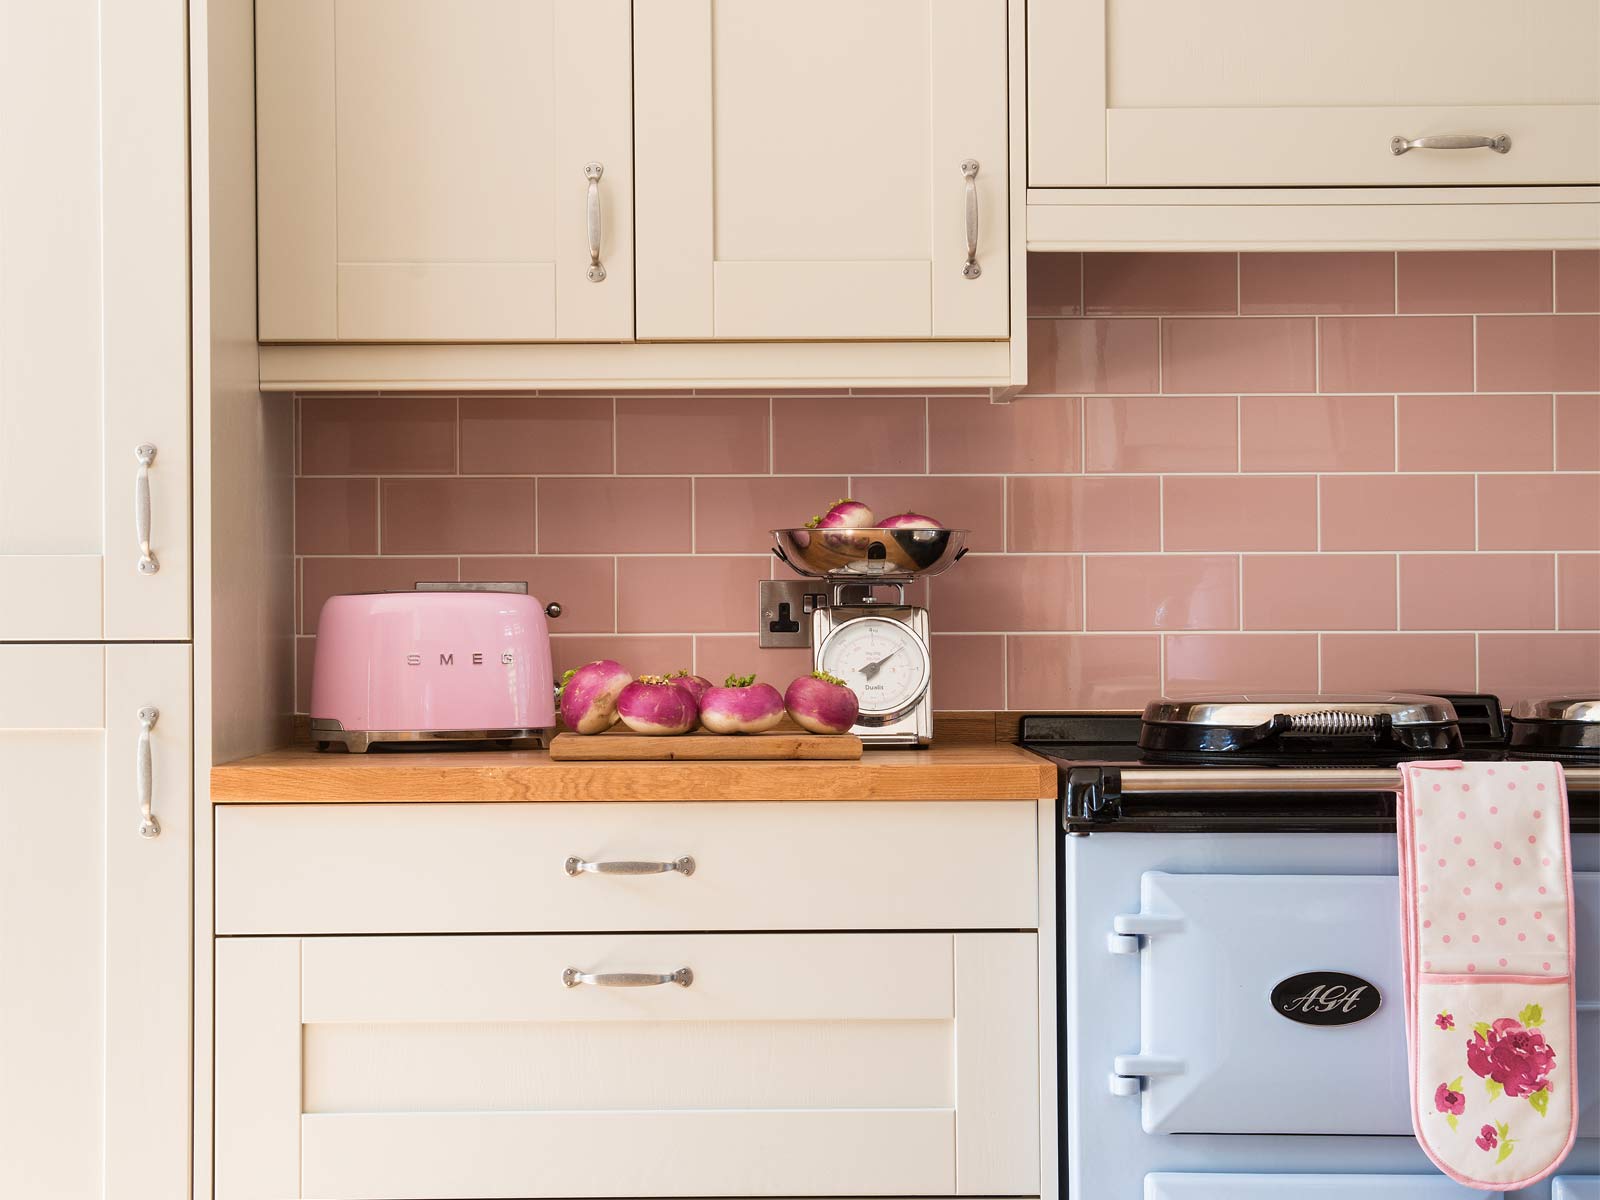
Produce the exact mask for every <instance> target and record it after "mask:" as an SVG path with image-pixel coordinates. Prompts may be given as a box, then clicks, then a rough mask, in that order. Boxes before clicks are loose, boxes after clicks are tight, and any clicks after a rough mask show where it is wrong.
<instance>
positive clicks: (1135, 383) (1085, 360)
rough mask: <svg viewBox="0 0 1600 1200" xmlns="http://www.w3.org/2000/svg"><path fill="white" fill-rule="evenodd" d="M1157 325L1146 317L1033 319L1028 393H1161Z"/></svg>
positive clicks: (1050, 394) (1071, 394)
mask: <svg viewBox="0 0 1600 1200" xmlns="http://www.w3.org/2000/svg"><path fill="white" fill-rule="evenodd" d="M1158 325H1159V322H1157V321H1155V320H1146V319H1143V318H1123V319H1118V318H1106V319H1099V320H1095V319H1089V318H1084V319H1082V320H1041V319H1039V318H1035V319H1033V320H1031V321H1029V322H1028V386H1027V389H1026V392H1027V394H1028V395H1031V396H1073V395H1083V394H1085V393H1088V392H1100V393H1139V392H1155V391H1159V390H1160V384H1161V364H1160V352H1159V350H1158V348H1157V343H1156V338H1157V327H1158Z"/></svg>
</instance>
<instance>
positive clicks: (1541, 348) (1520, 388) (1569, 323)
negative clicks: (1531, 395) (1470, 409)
mask: <svg viewBox="0 0 1600 1200" xmlns="http://www.w3.org/2000/svg"><path fill="white" fill-rule="evenodd" d="M1478 389H1479V390H1480V391H1485V392H1594V391H1600V316H1574V315H1570V314H1568V315H1561V316H1548V317H1479V318H1478Z"/></svg>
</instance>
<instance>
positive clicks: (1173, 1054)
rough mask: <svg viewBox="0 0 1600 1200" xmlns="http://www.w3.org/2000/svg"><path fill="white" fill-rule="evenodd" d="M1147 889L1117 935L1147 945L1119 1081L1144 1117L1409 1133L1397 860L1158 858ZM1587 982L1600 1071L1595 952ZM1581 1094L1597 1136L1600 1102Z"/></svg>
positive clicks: (1595, 925)
mask: <svg viewBox="0 0 1600 1200" xmlns="http://www.w3.org/2000/svg"><path fill="white" fill-rule="evenodd" d="M1574 882H1575V885H1576V892H1577V897H1576V899H1577V935H1578V945H1580V946H1587V945H1595V944H1597V937H1600V874H1596V873H1579V874H1577V875H1575V876H1574ZM1140 895H1141V904H1140V912H1139V913H1137V914H1128V915H1126V916H1122V917H1119V918H1117V919H1116V920H1115V921H1114V922H1113V931H1114V932H1113V933H1112V935H1111V948H1112V949H1113V950H1118V951H1121V952H1123V953H1137V954H1138V955H1139V960H1140V972H1139V974H1140V1043H1141V1045H1140V1051H1139V1053H1137V1054H1131V1055H1119V1056H1116V1057H1115V1059H1114V1060H1113V1068H1112V1069H1113V1075H1112V1080H1111V1084H1112V1090H1113V1091H1120V1092H1122V1093H1123V1094H1126V1095H1130V1096H1131V1095H1133V1094H1134V1093H1136V1092H1137V1093H1139V1094H1140V1096H1141V1106H1142V1124H1143V1128H1144V1130H1145V1132H1146V1133H1160V1134H1168V1133H1236V1134H1246V1133H1249V1134H1368V1135H1372V1134H1378V1135H1382V1134H1389V1135H1397V1136H1399V1135H1406V1136H1409V1135H1410V1134H1411V1132H1412V1126H1411V1114H1410V1101H1409V1084H1408V1080H1407V1071H1406V1046H1405V1029H1404V992H1403V988H1402V982H1401V969H1400V929H1399V925H1400V921H1399V915H1398V913H1399V910H1398V907H1397V882H1396V880H1395V878H1394V877H1393V876H1388V875H1314V874H1310V875H1306V874H1302V875H1228V874H1174V873H1167V872H1161V871H1148V872H1145V873H1144V875H1143V877H1142V880H1141V893H1140ZM1577 987H1578V1006H1579V1017H1578V1020H1579V1024H1578V1043H1579V1057H1580V1061H1579V1064H1578V1073H1579V1077H1580V1078H1590V1079H1592V1078H1595V1072H1596V1058H1597V1051H1600V1046H1597V1040H1600V1028H1597V1017H1600V1013H1597V1011H1596V1008H1597V1001H1600V963H1597V962H1596V961H1595V960H1594V958H1593V957H1592V956H1580V966H1579V972H1578V977H1577ZM1582 1100H1583V1114H1582V1117H1581V1124H1580V1136H1583V1137H1592V1136H1594V1132H1593V1131H1594V1128H1595V1126H1596V1122H1597V1118H1600V1105H1597V1103H1596V1100H1595V1097H1594V1096H1593V1095H1592V1094H1591V1095H1587V1096H1584V1097H1583V1098H1582ZM1177 1194H1180V1195H1182V1194H1186V1193H1181V1192H1180V1193H1177Z"/></svg>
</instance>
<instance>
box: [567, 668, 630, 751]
mask: <svg viewBox="0 0 1600 1200" xmlns="http://www.w3.org/2000/svg"><path fill="white" fill-rule="evenodd" d="M632 678H633V676H632V675H631V674H630V673H629V671H628V669H627V668H626V667H624V666H623V665H622V664H621V663H619V662H612V661H611V660H610V659H609V658H602V659H599V660H597V661H595V662H592V663H585V664H584V665H583V666H581V667H574V668H573V669H572V670H570V671H568V672H567V673H566V674H565V675H563V676H562V677H561V720H562V722H563V723H564V724H565V725H566V727H567V728H568V729H572V730H576V731H577V732H578V733H604V732H605V731H606V730H608V729H610V728H611V726H612V725H614V724H616V721H617V697H618V695H620V694H621V692H622V689H623V688H625V687H627V686H628V681H629V680H630V679H632Z"/></svg>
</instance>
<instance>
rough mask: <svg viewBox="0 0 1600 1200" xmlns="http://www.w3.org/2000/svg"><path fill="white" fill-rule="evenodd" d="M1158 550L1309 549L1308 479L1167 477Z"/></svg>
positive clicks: (1312, 502)
mask: <svg viewBox="0 0 1600 1200" xmlns="http://www.w3.org/2000/svg"><path fill="white" fill-rule="evenodd" d="M1163 484H1164V491H1163V496H1162V524H1163V526H1164V529H1165V541H1164V542H1163V543H1162V549H1164V550H1315V549H1316V548H1317V481H1316V479H1314V478H1313V477H1311V476H1309V475H1242V476H1241V475H1231V476H1230V475H1193V476H1190V475H1173V476H1169V477H1168V478H1167V479H1166V480H1164V481H1163Z"/></svg>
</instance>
